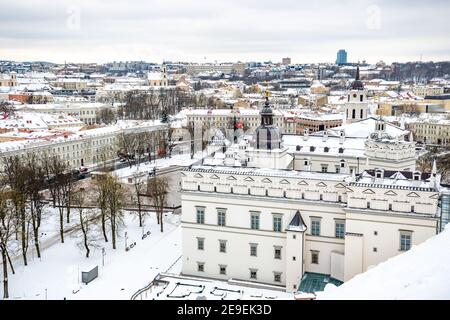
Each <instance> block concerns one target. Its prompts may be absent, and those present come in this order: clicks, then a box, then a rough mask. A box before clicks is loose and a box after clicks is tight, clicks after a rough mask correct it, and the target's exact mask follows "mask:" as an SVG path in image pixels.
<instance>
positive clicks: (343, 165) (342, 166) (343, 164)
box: [341, 160, 345, 168]
mask: <svg viewBox="0 0 450 320" xmlns="http://www.w3.org/2000/svg"><path fill="white" fill-rule="evenodd" d="M341 168H345V160H341Z"/></svg>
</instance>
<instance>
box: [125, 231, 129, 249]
mask: <svg viewBox="0 0 450 320" xmlns="http://www.w3.org/2000/svg"><path fill="white" fill-rule="evenodd" d="M127 239H128V233H127V232H126V231H125V251H126V250H127Z"/></svg>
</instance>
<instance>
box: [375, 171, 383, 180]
mask: <svg viewBox="0 0 450 320" xmlns="http://www.w3.org/2000/svg"><path fill="white" fill-rule="evenodd" d="M375 177H376V178H377V179H381V178H383V171H381V170H377V171H375Z"/></svg>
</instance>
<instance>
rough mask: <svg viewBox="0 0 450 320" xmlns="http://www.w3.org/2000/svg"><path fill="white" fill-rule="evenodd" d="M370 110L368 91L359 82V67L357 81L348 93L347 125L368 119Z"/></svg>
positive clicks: (346, 107) (346, 106)
mask: <svg viewBox="0 0 450 320" xmlns="http://www.w3.org/2000/svg"><path fill="white" fill-rule="evenodd" d="M368 110H369V104H368V102H367V91H366V90H365V89H364V85H363V83H362V82H361V81H360V80H359V67H357V69H356V78H355V81H353V83H352V84H351V86H350V90H349V91H348V93H347V103H346V105H345V117H346V120H347V121H346V123H353V122H357V121H360V120H363V119H366V118H367V113H368Z"/></svg>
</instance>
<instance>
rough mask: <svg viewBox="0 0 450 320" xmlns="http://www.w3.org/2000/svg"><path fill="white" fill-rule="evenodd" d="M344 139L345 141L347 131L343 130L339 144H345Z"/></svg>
mask: <svg viewBox="0 0 450 320" xmlns="http://www.w3.org/2000/svg"><path fill="white" fill-rule="evenodd" d="M344 141H345V131H344V130H341V132H340V139H339V144H344Z"/></svg>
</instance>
